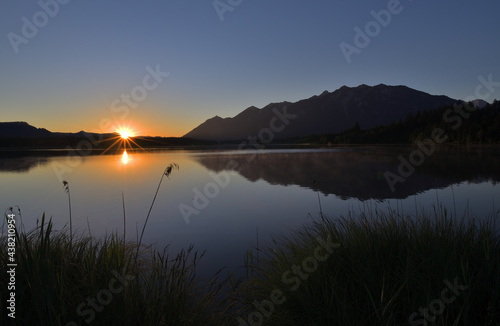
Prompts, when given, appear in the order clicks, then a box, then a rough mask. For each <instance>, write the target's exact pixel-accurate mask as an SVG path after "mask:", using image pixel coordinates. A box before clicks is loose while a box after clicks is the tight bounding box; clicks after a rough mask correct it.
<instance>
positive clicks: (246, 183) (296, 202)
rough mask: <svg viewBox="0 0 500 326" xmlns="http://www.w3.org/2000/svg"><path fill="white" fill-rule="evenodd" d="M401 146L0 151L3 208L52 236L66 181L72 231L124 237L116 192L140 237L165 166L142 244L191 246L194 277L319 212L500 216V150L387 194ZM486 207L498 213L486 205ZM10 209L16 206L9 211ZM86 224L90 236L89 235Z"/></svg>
mask: <svg viewBox="0 0 500 326" xmlns="http://www.w3.org/2000/svg"><path fill="white" fill-rule="evenodd" d="M411 151H412V149H410V148H406V147H389V146H376V147H370V146H362V147H347V148H330V149H274V150H271V149H270V150H262V151H237V150H215V151H214V150H210V151H208V150H206V151H203V150H196V151H190V150H163V151H149V152H142V151H141V152H137V151H128V152H127V154H126V155H124V153H116V154H112V155H90V156H86V157H69V156H67V155H65V153H64V152H60V151H46V152H40V151H37V152H30V153H18V152H2V153H0V208H2V209H4V210H7V209H8V208H9V207H15V206H18V207H19V208H20V210H21V213H22V219H23V223H24V225H25V228H26V229H28V230H29V229H32V228H33V227H35V226H36V221H37V219H38V220H39V219H40V218H41V216H42V214H43V213H44V212H45V214H46V215H47V216H49V217H52V219H53V221H54V223H55V227H56V228H57V229H61V228H63V227H64V226H66V225H67V224H68V222H69V211H68V196H67V194H66V193H65V192H64V189H63V186H62V182H61V180H63V179H64V180H66V181H68V182H69V189H70V194H71V204H72V216H73V228H74V229H77V230H78V232H81V233H84V234H88V233H91V234H92V235H93V236H102V235H103V234H106V233H111V232H118V233H119V234H123V232H124V226H123V206H122V193H123V196H124V198H125V212H126V232H127V238H129V239H132V240H135V239H136V237H137V230H139V232H140V230H141V229H142V225H143V223H144V220H145V218H146V215H147V212H148V210H149V207H150V205H151V202H152V200H153V197H154V194H155V191H156V189H157V186H158V183H159V181H160V178H161V177H162V174H163V172H164V170H165V168H166V167H167V166H168V165H169V164H170V163H177V164H178V165H179V167H180V169H179V170H174V171H173V172H172V174H171V175H170V177H169V178H166V177H165V178H164V179H163V183H162V185H161V187H160V190H159V193H158V196H157V199H156V203H155V205H154V207H153V210H152V213H151V216H150V220H149V223H148V225H147V227H146V232H145V236H144V240H143V241H144V242H145V243H149V244H157V245H158V246H160V247H163V246H165V245H167V244H170V245H171V249H172V251H173V252H176V251H178V250H180V249H181V248H186V247H187V246H189V245H190V244H194V245H195V248H196V249H199V250H207V253H206V256H205V258H204V265H203V269H204V272H206V273H212V272H214V271H216V270H217V269H219V268H220V267H228V268H229V269H230V270H233V271H237V270H238V271H241V269H239V268H240V267H241V266H242V265H243V257H244V254H245V251H246V250H247V249H249V248H251V247H252V246H256V245H257V238H258V239H259V246H260V247H262V246H264V245H265V244H267V243H269V240H270V238H271V237H272V236H275V235H285V234H287V233H288V232H289V229H293V228H296V227H299V226H301V225H304V224H305V223H308V222H310V221H311V219H312V218H317V217H318V216H319V212H320V210H322V211H323V213H324V214H325V215H327V216H334V217H336V216H340V215H346V214H348V212H351V213H354V214H355V213H356V212H360V211H368V210H372V211H374V210H375V209H377V210H386V209H387V208H388V207H392V208H393V209H396V210H398V211H400V212H402V211H404V212H405V213H408V214H413V215H414V214H415V211H416V209H424V210H426V211H429V212H430V211H432V209H433V205H436V203H437V202H438V203H441V204H442V205H443V206H445V207H447V209H448V210H449V211H450V212H455V211H456V212H457V214H458V215H462V214H463V213H464V212H466V211H470V212H472V213H474V214H476V215H478V216H479V217H481V218H484V217H485V216H487V215H488V214H490V215H491V214H492V213H493V212H494V211H496V210H498V208H500V187H499V186H498V185H497V182H498V181H499V180H500V169H499V168H498V167H499V166H500V155H499V154H500V150H499V149H498V148H496V147H487V146H481V147H451V146H450V147H445V148H443V149H441V150H439V151H437V152H436V153H434V154H433V155H431V156H429V157H426V158H425V162H423V164H422V165H419V166H417V167H415V172H414V173H413V174H411V175H410V176H408V177H406V178H405V180H404V182H400V183H398V184H397V185H396V189H395V191H391V188H390V187H389V185H388V183H387V181H386V178H385V175H384V174H385V172H386V171H391V172H393V173H396V172H397V169H398V165H399V164H400V158H399V157H400V156H401V157H403V158H408V157H409V155H410V153H411ZM495 206H498V208H497V207H495ZM16 209H17V208H16ZM88 225H90V230H89V228H88Z"/></svg>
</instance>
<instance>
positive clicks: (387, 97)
mask: <svg viewBox="0 0 500 326" xmlns="http://www.w3.org/2000/svg"><path fill="white" fill-rule="evenodd" d="M455 102H457V100H455V99H452V98H449V97H447V96H444V95H430V94H428V93H425V92H421V91H418V90H415V89H412V88H409V87H406V86H387V85H384V84H379V85H376V86H367V85H364V84H363V85H360V86H357V87H347V86H342V87H341V88H339V89H337V90H336V91H334V92H328V91H324V92H323V93H321V94H320V95H316V96H313V97H311V98H308V99H305V100H301V101H298V102H295V103H290V102H281V103H271V104H268V105H266V106H265V107H263V108H262V109H259V108H256V107H254V106H251V107H249V108H247V109H246V110H244V111H243V112H241V113H240V114H238V115H236V116H235V117H233V118H221V117H219V116H215V117H213V118H210V119H208V120H207V121H205V122H204V123H202V124H201V125H199V126H198V127H196V128H194V129H193V130H191V131H190V132H188V133H187V134H186V135H184V137H188V138H193V139H203V140H215V141H228V140H241V139H246V138H247V137H249V136H253V137H257V136H258V135H259V131H261V130H263V129H264V128H271V126H270V124H272V123H274V124H275V125H274V126H273V127H274V130H279V131H277V132H274V134H273V135H272V136H273V138H274V139H287V138H292V137H303V136H309V135H314V134H316V135H319V134H334V133H339V132H342V131H344V130H346V129H348V128H352V127H353V126H355V125H359V127H360V128H362V129H367V128H371V127H375V126H377V125H388V124H390V123H391V122H394V121H399V120H402V119H404V118H406V116H407V115H408V114H409V113H412V114H415V113H417V112H418V111H424V110H431V109H435V108H437V107H441V106H446V105H451V104H453V103H455ZM283 114H288V116H290V117H292V116H293V118H290V119H287V120H288V121H286V122H287V123H288V124H286V125H285V128H282V127H283V124H282V123H283V120H281V119H278V120H276V119H274V120H273V118H276V117H278V118H279V116H280V115H283ZM281 129H282V130H281ZM266 136H267V137H268V138H269V135H266Z"/></svg>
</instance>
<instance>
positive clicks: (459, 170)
mask: <svg viewBox="0 0 500 326" xmlns="http://www.w3.org/2000/svg"><path fill="white" fill-rule="evenodd" d="M410 151H411V149H409V148H403V147H386V148H383V147H369V148H352V149H345V150H334V151H306V152H304V151H301V152H294V151H284V152H275V153H267V152H265V151H261V152H248V153H246V154H243V153H230V154H226V155H210V154H205V155H197V156H196V160H197V161H198V162H199V163H201V164H202V165H203V166H205V167H206V168H208V169H210V170H212V171H215V172H220V171H222V170H234V171H237V172H238V173H239V174H241V175H242V176H243V177H245V178H246V179H248V180H250V181H252V182H255V181H258V180H260V179H262V180H265V181H267V182H269V183H270V184H278V185H285V186H286V185H292V184H293V185H299V186H302V187H306V188H310V189H313V190H315V191H320V192H322V193H324V194H334V195H337V196H339V197H341V198H343V199H347V198H357V199H360V200H367V199H378V200H383V199H389V198H397V199H404V198H407V197H409V196H412V195H415V194H417V193H420V192H423V191H426V190H429V189H442V188H445V187H448V186H450V185H452V184H459V183H462V182H470V183H482V182H492V183H496V182H498V181H500V169H499V168H498V167H499V166H500V155H498V154H499V150H498V149H497V148H494V147H484V146H483V147H466V148H464V147H460V148H454V147H446V148H443V149H441V150H439V151H437V152H436V153H435V154H433V155H431V156H430V157H427V158H426V160H425V162H424V164H423V165H422V166H420V167H417V168H416V172H415V173H414V174H413V175H411V176H410V177H408V178H406V180H405V181H404V182H403V183H399V184H398V185H397V187H396V191H395V192H392V191H391V189H390V188H389V186H388V184H387V181H386V180H385V177H384V172H385V171H392V172H396V171H397V167H398V165H399V160H398V156H400V155H401V156H403V157H408V154H409V153H410ZM229 162H231V163H229Z"/></svg>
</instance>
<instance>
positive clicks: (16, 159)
mask: <svg viewBox="0 0 500 326" xmlns="http://www.w3.org/2000/svg"><path fill="white" fill-rule="evenodd" d="M48 161H49V159H48V158H47V157H42V156H38V155H26V154H16V153H1V154H0V172H28V171H29V170H30V169H32V168H34V167H37V166H40V165H44V164H47V163H48Z"/></svg>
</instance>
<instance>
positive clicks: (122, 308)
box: [0, 165, 500, 326]
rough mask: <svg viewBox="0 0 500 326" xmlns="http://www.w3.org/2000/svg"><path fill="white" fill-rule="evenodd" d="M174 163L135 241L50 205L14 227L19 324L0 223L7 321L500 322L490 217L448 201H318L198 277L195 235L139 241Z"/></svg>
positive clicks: (497, 254) (499, 271)
mask: <svg viewBox="0 0 500 326" xmlns="http://www.w3.org/2000/svg"><path fill="white" fill-rule="evenodd" d="M173 168H178V167H177V166H176V165H169V166H168V167H167V169H166V170H165V172H164V174H163V175H162V179H160V183H159V184H158V188H157V191H156V193H155V197H154V199H153V202H152V204H151V207H150V209H149V212H148V214H147V217H146V220H145V223H144V226H143V228H142V232H141V234H140V238H139V236H138V239H137V241H136V242H132V241H126V239H125V237H124V236H119V235H118V234H111V235H108V236H105V237H103V238H102V239H95V238H93V237H92V236H91V235H88V236H86V235H77V234H73V232H72V227H71V226H70V228H71V229H70V232H69V233H68V232H67V230H66V229H63V230H60V231H56V230H54V229H53V224H52V221H51V220H50V219H46V218H45V216H43V217H42V219H41V222H40V223H39V224H38V223H37V227H36V228H35V229H34V230H32V231H30V232H25V231H24V230H23V229H22V227H20V226H18V229H17V231H18V232H17V234H16V260H17V264H18V266H17V269H16V320H15V323H14V321H13V320H12V319H10V318H8V317H7V314H6V313H4V311H6V310H5V306H4V303H5V302H6V300H7V299H8V297H7V291H5V290H4V289H6V288H7V283H8V280H7V277H5V275H6V273H5V271H6V270H7V269H8V268H7V264H8V261H7V259H8V257H9V256H8V255H7V248H8V247H7V238H6V237H5V236H4V233H3V232H2V237H1V238H0V269H1V270H2V271H4V272H2V277H0V288H1V289H2V290H1V292H0V293H1V294H0V299H1V300H2V315H1V319H0V321H1V324H2V325H9V323H11V324H13V325H14V324H15V325H56V326H59V325H65V326H75V325H89V324H90V325H146V326H147V325H280V326H281V325H489V326H498V325H500V278H499V277H498V276H499V275H500V237H499V235H498V234H497V233H495V227H496V225H495V224H494V221H495V217H493V218H491V219H490V220H489V222H479V221H476V220H474V219H473V218H472V217H470V216H469V215H470V213H469V215H467V216H464V217H462V218H460V217H458V216H456V212H454V213H453V214H450V213H449V212H448V211H447V210H446V209H445V208H443V207H442V206H437V207H435V209H434V211H433V212H431V213H424V212H423V211H422V212H419V211H416V213H415V214H416V216H409V215H405V214H403V213H401V212H398V211H394V210H389V211H388V212H385V213H381V212H379V211H377V210H376V211H375V212H373V211H368V212H364V213H360V214H359V215H355V216H354V215H351V216H347V217H339V218H334V219H329V218H326V217H325V215H324V214H323V212H322V211H321V214H320V216H319V218H318V219H316V220H313V221H312V223H310V224H308V225H305V226H303V227H302V228H300V229H298V230H295V231H292V232H291V233H290V234H289V235H288V236H282V237H277V238H274V240H273V241H272V243H271V245H269V246H267V247H264V248H260V247H261V244H260V245H259V244H258V245H257V249H256V250H257V251H256V252H255V253H254V251H253V250H252V251H249V252H248V253H247V258H246V261H245V264H246V266H247V274H246V277H245V278H244V279H240V280H236V279H235V278H234V277H233V276H232V275H228V276H227V277H221V275H222V271H220V272H219V273H217V274H215V275H214V276H213V277H212V278H211V279H210V280H208V281H201V280H199V279H198V277H197V275H196V270H197V266H198V264H199V262H200V260H201V259H202V258H203V255H204V253H203V252H202V253H199V252H196V251H195V250H194V249H193V247H192V246H191V247H189V248H187V249H185V250H182V251H181V252H179V253H176V254H173V255H172V254H171V253H170V252H169V248H168V247H167V248H164V249H161V250H159V249H157V248H153V247H146V246H144V245H142V236H143V234H144V230H145V228H146V224H147V221H148V219H149V216H150V213H151V209H152V207H153V205H154V202H155V199H156V195H157V193H158V189H159V187H160V185H161V183H162V180H163V177H164V176H167V177H168V176H169V175H170V173H171V172H172V169H173ZM65 186H67V184H66V185H65ZM68 190H69V188H68ZM68 199H69V191H68ZM122 199H123V198H122ZM69 206H70V211H71V204H69ZM123 207H124V208H123V210H124V234H125V228H126V223H125V203H124V201H123ZM11 210H12V209H11ZM18 211H19V213H20V210H19V208H18ZM21 224H22V223H21ZM257 239H258V230H257ZM257 241H258V240H257ZM328 243H330V245H328ZM259 246H260V247H259ZM453 284H455V285H453ZM443 293H445V294H446V295H445V296H443ZM424 313H425V314H424Z"/></svg>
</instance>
